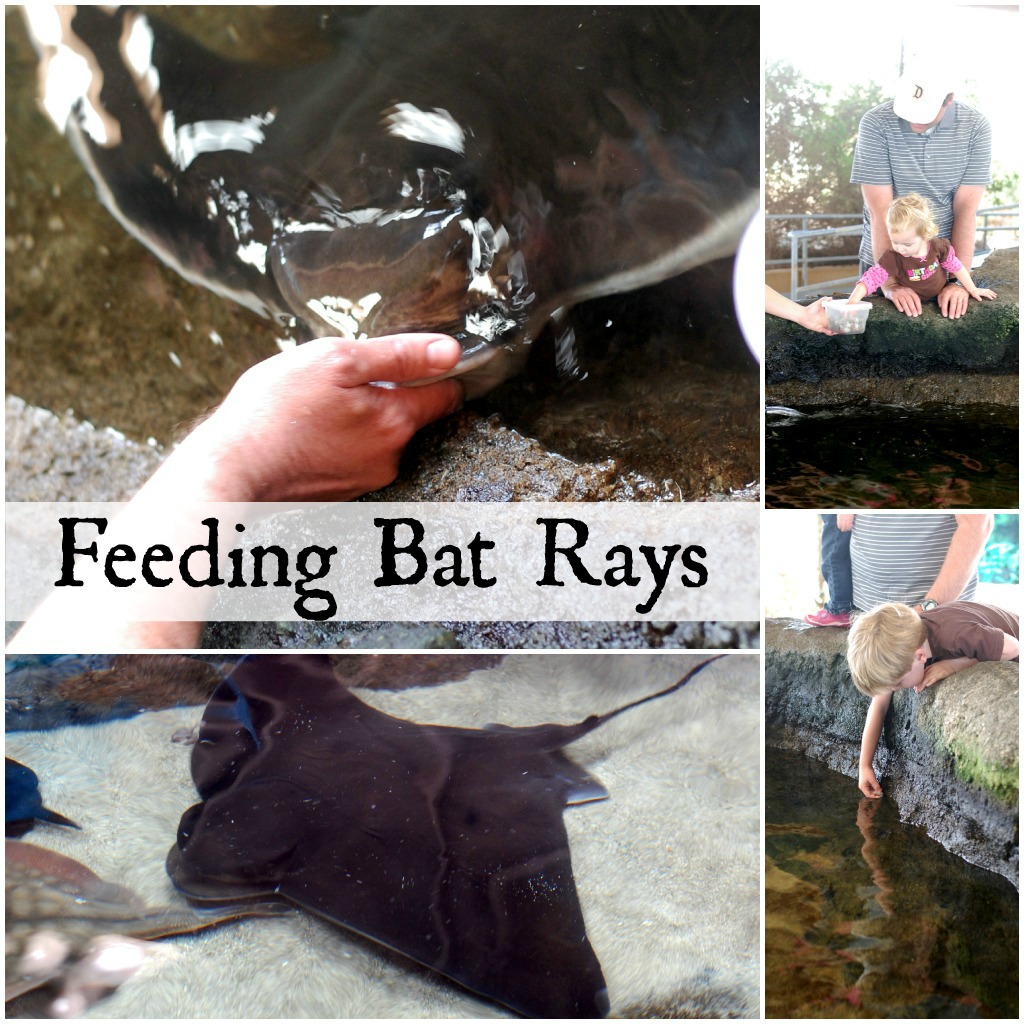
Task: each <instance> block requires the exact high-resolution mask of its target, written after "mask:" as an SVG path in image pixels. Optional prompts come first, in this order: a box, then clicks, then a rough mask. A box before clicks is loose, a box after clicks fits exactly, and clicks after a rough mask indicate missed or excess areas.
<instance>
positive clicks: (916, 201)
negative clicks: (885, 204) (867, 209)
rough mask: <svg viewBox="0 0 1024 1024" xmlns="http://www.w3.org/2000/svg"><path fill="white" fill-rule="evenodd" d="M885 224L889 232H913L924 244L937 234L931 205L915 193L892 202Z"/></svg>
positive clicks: (937, 229)
mask: <svg viewBox="0 0 1024 1024" xmlns="http://www.w3.org/2000/svg"><path fill="white" fill-rule="evenodd" d="M885 223H886V224H887V225H888V227H889V230H890V231H914V232H916V233H917V235H918V236H920V237H921V238H923V239H924V240H925V241H926V242H927V241H929V240H930V239H932V238H934V237H935V236H936V235H937V234H938V233H939V228H938V225H937V224H936V223H935V216H934V214H933V213H932V206H931V203H929V202H928V200H927V199H925V197H924V196H919V195H918V194H917V193H916V192H908V193H907V194H906V195H905V196H900V197H899V198H898V199H894V200H893V201H892V205H891V206H890V207H889V212H888V213H887V214H886V215H885Z"/></svg>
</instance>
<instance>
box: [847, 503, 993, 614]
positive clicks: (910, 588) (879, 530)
mask: <svg viewBox="0 0 1024 1024" xmlns="http://www.w3.org/2000/svg"><path fill="white" fill-rule="evenodd" d="M955 532H956V516H955V515H953V514H947V515H911V514H907V513H903V514H897V515H887V514H875V515H858V516H857V518H856V519H854V521H853V533H852V535H851V537H850V562H851V563H852V566H853V603H854V606H855V607H857V608H859V609H860V610H861V611H868V610H870V609H871V608H874V606H875V605H876V604H881V603H882V602H883V601H903V602H904V603H905V604H917V603H918V602H919V601H921V599H922V598H923V597H924V596H925V595H926V594H927V593H928V588H929V587H930V586H931V585H932V584H933V583H934V582H935V578H936V577H937V576H938V575H939V570H940V569H941V568H942V563H943V562H944V561H945V559H946V552H947V551H948V550H949V543H950V541H951V540H952V539H953V534H954V533H955ZM977 586H978V574H977V572H975V573H973V574H972V576H971V578H970V579H969V580H968V581H967V586H966V587H964V592H963V593H962V594H961V595H960V598H959V599H960V600H961V601H970V600H971V599H972V598H973V597H974V593H975V590H976V589H977Z"/></svg>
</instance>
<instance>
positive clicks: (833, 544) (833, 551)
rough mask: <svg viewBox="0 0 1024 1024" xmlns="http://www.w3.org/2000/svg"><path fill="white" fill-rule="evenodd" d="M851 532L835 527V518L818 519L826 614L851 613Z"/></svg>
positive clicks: (826, 516) (828, 516)
mask: <svg viewBox="0 0 1024 1024" xmlns="http://www.w3.org/2000/svg"><path fill="white" fill-rule="evenodd" d="M850 537H851V532H850V531H849V530H847V531H846V532H845V533H844V532H843V531H842V530H840V529H839V527H838V526H837V525H836V516H835V515H834V514H829V515H824V514H823V515H822V517H821V575H822V576H824V577H825V582H826V583H827V584H828V604H826V605H825V610H826V611H829V612H831V613H832V614H833V615H839V614H841V613H842V612H849V611H852V610H853V568H852V566H851V565H850Z"/></svg>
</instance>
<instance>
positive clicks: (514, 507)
mask: <svg viewBox="0 0 1024 1024" xmlns="http://www.w3.org/2000/svg"><path fill="white" fill-rule="evenodd" d="M126 509H130V506H127V505H123V504H122V505H119V504H109V503H108V504H99V503H43V502H36V503H9V504H8V505H7V523H6V540H7V566H6V583H7V588H6V594H7V598H6V617H7V619H8V621H15V622H20V621H24V620H25V619H26V618H28V617H29V616H30V615H31V614H32V612H33V611H34V610H35V609H36V608H37V607H38V606H39V605H40V604H41V603H42V602H43V601H44V600H49V601H50V602H51V603H52V602H53V601H54V600H55V599H57V600H59V603H60V608H61V613H62V614H70V615H75V616H76V617H77V616H79V615H80V616H84V617H91V616H98V615H102V616H103V617H104V618H107V619H108V621H110V620H109V616H115V617H117V620H118V621H121V620H124V621H165V622H172V621H193V620H196V619H211V620H220V621H242V620H248V621H260V620H277V621H283V620H291V621H297V620H301V619H316V620H325V619H340V620H351V621H359V620H363V621H367V620H388V621H395V622H416V621H438V620H450V621H451V620H454V621H466V622H485V621H502V620H505V621H508V620H513V621H551V620H566V621H576V622H580V621H605V622H621V621H629V620H637V619H649V620H657V621H670V622H676V621H702V620H711V619H729V620H741V621H754V620H757V619H758V618H759V617H760V600H759V580H758V566H759V553H758V519H759V508H758V506H756V505H752V504H718V503H716V504H681V503H665V504H646V503H638V504H632V503H630V504H627V503H615V502H604V503H546V502H545V503H542V502H536V503H534V502H521V503H508V504H488V503H476V502H473V503H443V502H436V503H415V504H413V503H402V504H398V503H391V504H385V503H362V502H347V503H337V504H307V505H293V506H287V507H285V506H278V505H227V504H221V505H213V504H210V505H198V506H191V507H188V508H183V509H182V510H180V512H179V511H178V510H175V511H174V514H173V516H171V517H166V518H162V520H161V523H160V524H159V525H154V524H150V523H145V522H139V521H138V517H137V516H133V515H132V514H131V513H130V511H129V512H127V513H126V512H125V510H126ZM169 523H170V525H169Z"/></svg>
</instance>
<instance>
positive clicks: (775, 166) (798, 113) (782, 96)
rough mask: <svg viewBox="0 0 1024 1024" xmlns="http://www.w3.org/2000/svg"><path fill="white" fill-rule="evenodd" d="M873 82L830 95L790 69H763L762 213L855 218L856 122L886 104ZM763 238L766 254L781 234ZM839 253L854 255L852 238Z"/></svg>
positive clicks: (828, 90)
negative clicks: (852, 181) (850, 215)
mask: <svg viewBox="0 0 1024 1024" xmlns="http://www.w3.org/2000/svg"><path fill="white" fill-rule="evenodd" d="M887 98H888V97H887V94H886V92H885V90H884V89H883V88H882V87H881V86H879V85H876V84H875V83H865V84H861V85H855V86H852V87H850V88H849V89H847V90H846V91H845V92H842V93H836V92H835V90H834V89H833V87H832V86H830V85H824V84H821V83H816V82H811V81H809V80H808V79H806V78H805V77H804V76H803V75H801V74H800V72H799V71H797V70H796V68H794V67H793V66H792V65H791V64H788V63H786V62H783V61H780V62H776V63H774V64H771V65H769V66H768V69H767V72H766V75H765V206H766V210H767V212H768V213H859V212H860V209H861V206H862V201H861V192H860V186H859V185H851V184H850V170H851V168H852V166H853V147H854V144H855V143H856V141H857V128H858V125H859V124H860V119H861V117H862V116H863V115H864V114H865V113H866V112H867V111H868V110H870V109H871V108H872V107H876V106H878V104H879V103H883V102H884V101H885V100H886V99H887ZM792 226H793V225H789V224H783V225H781V226H780V227H779V229H778V233H779V235H780V237H779V238H774V239H773V238H769V246H770V248H771V250H772V252H771V255H773V256H775V255H779V256H782V255H786V254H787V253H788V244H785V243H783V244H785V251H783V252H780V251H777V246H778V245H779V244H780V243H782V239H781V235H783V234H784V233H785V232H786V231H788V230H789V228H790V227H792ZM838 241H839V242H840V245H841V249H840V251H856V242H855V240H854V239H845V240H838Z"/></svg>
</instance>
